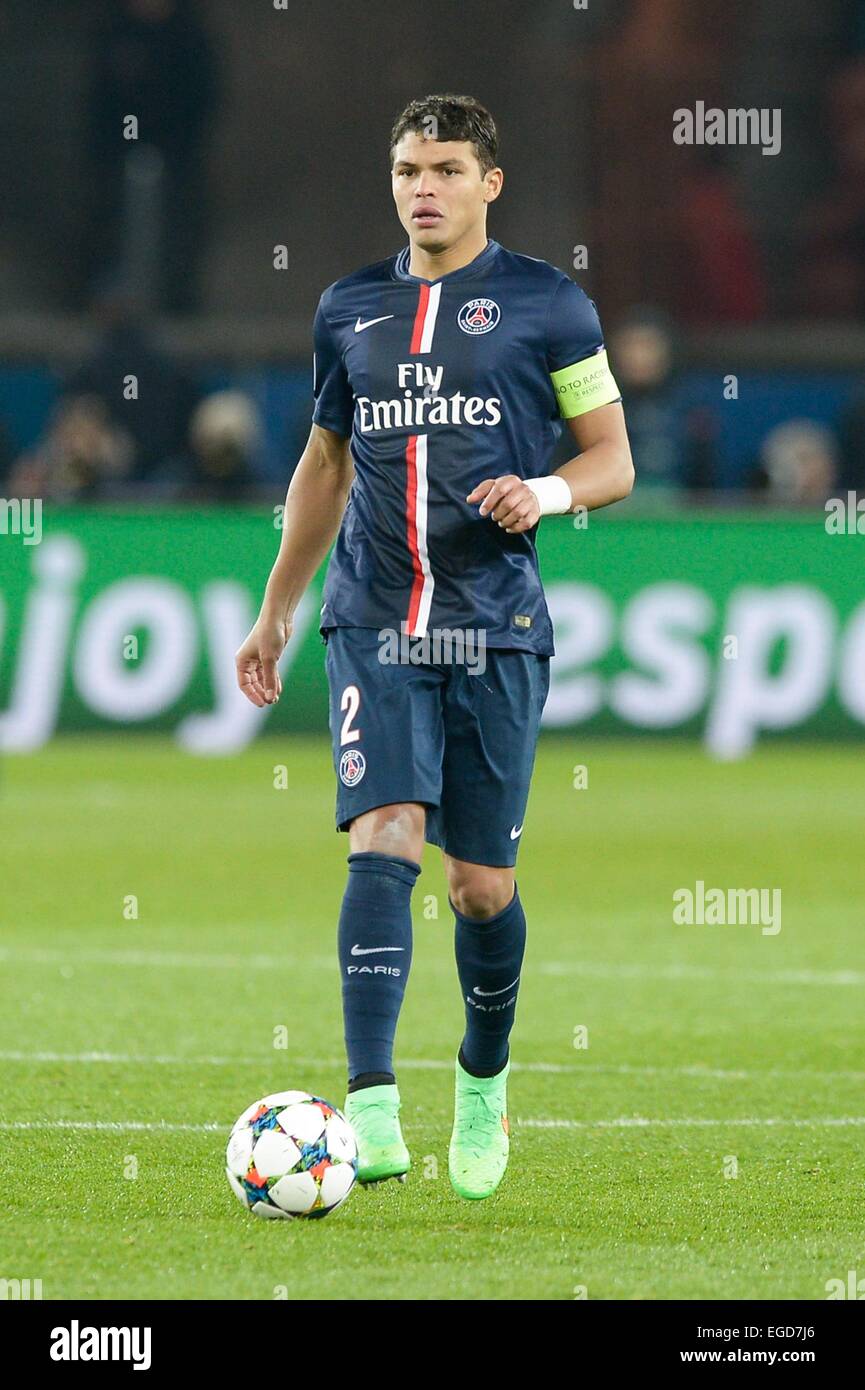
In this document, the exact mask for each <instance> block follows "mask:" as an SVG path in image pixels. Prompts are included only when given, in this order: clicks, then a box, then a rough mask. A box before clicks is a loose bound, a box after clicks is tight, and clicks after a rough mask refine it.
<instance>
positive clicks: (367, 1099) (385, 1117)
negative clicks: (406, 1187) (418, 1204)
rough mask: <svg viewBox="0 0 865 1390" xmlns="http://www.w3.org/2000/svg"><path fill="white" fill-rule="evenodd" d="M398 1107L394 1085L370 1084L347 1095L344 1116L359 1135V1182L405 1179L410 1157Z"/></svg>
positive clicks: (398, 1101)
mask: <svg viewBox="0 0 865 1390" xmlns="http://www.w3.org/2000/svg"><path fill="white" fill-rule="evenodd" d="M399 1107H400V1099H399V1091H398V1090H397V1087H396V1086H395V1085H391V1086H367V1087H365V1088H364V1089H363V1090H362V1091H351V1092H350V1093H349V1094H348V1095H347V1096H346V1100H345V1117H346V1119H347V1120H348V1122H349V1124H350V1125H351V1127H352V1129H353V1130H354V1133H355V1137H356V1139H357V1180H358V1182H363V1183H373V1182H384V1180H385V1178H397V1179H398V1180H399V1181H400V1182H405V1175H406V1173H407V1172H408V1170H409V1168H410V1167H411V1159H410V1158H409V1152H408V1149H407V1148H406V1146H405V1142H404V1140H403V1137H402V1130H401V1129H400V1127H399Z"/></svg>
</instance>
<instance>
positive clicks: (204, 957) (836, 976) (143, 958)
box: [0, 946, 865, 986]
mask: <svg viewBox="0 0 865 1390" xmlns="http://www.w3.org/2000/svg"><path fill="white" fill-rule="evenodd" d="M5 961H9V962H16V961H17V962H19V963H21V964H29V965H65V966H73V967H74V966H76V965H116V966H131V967H143V968H145V969H151V968H153V969H177V970H183V969H188V970H239V971H249V970H265V971H274V970H289V969H299V968H307V967H310V966H312V967H313V968H315V969H316V970H329V971H330V970H333V969H334V965H335V961H336V955H335V954H334V955H332V956H330V955H328V956H319V955H311V956H296V955H272V954H266V953H262V952H256V953H254V954H250V955H240V954H234V953H225V952H222V953H209V952H186V951H141V950H104V949H103V950H86V949H85V950H73V951H59V950H55V949H51V948H48V947H36V946H32V947H17V946H5V947H0V964H2V963H3V962H5ZM432 964H433V968H434V971H435V973H436V974H444V973H445V972H446V971H450V970H452V967H451V966H450V965H445V963H444V962H441V963H439V962H434V963H432ZM429 967H430V962H426V963H425V965H424V969H429ZM531 968H532V969H533V970H534V971H535V973H536V974H539V975H550V976H553V977H564V978H567V977H569V976H581V975H585V976H588V977H589V978H595V979H605V980H625V979H632V980H666V981H669V982H670V983H672V984H675V983H679V982H683V983H688V982H690V981H693V980H718V981H722V982H723V981H731V982H735V983H746V984H778V985H817V986H862V985H865V972H863V971H861V970H745V969H740V968H739V967H737V966H728V967H721V968H715V967H713V966H701V965H684V964H683V965H675V964H673V965H664V966H644V965H627V964H610V963H606V962H603V961H600V962H599V961H556V960H546V961H539V962H538V963H537V964H533V965H532V967H531Z"/></svg>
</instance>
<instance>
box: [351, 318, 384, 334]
mask: <svg viewBox="0 0 865 1390" xmlns="http://www.w3.org/2000/svg"><path fill="white" fill-rule="evenodd" d="M392 318H393V314H382V316H381V318H380V319H367V321H366V323H361V320H360V314H358V316H357V323H356V324H355V326H354V331H355V333H362V332H363V330H364V329H365V328H372V326H373V324H374V323H384V321H385V319H392Z"/></svg>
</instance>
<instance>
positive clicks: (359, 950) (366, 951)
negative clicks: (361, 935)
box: [351, 946, 405, 956]
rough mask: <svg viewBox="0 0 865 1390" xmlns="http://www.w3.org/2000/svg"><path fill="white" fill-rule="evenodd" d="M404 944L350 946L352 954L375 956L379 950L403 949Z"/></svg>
mask: <svg viewBox="0 0 865 1390" xmlns="http://www.w3.org/2000/svg"><path fill="white" fill-rule="evenodd" d="M404 950H405V947H404V946H352V948H351V954H352V955H353V956H375V955H377V954H378V952H379V951H404Z"/></svg>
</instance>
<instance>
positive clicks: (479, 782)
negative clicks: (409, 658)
mask: <svg viewBox="0 0 865 1390" xmlns="http://www.w3.org/2000/svg"><path fill="white" fill-rule="evenodd" d="M324 640H325V641H326V643H327V651H326V653H325V667H326V670H327V678H328V683H329V686H330V730H331V736H332V740H333V763H334V770H335V772H336V776H337V796H336V828H337V830H348V827H349V825H350V824H351V821H352V820H353V819H354V817H355V816H360V815H362V814H363V813H364V812H365V811H371V810H373V809H374V808H375V807H376V806H387V805H391V804H393V803H394V802H403V801H415V802H421V803H422V804H424V805H426V808H427V814H426V838H427V840H428V841H429V843H430V844H433V845H438V846H439V848H440V849H443V850H444V851H445V853H446V854H450V855H453V857H454V858H455V859H464V860H467V861H468V862H469V863H472V864H491V865H498V866H510V865H513V864H515V863H516V859H517V850H518V849H519V845H520V837H521V834H522V826H523V819H524V817H525V813H526V803H527V802H528V797H529V784H530V782H531V776H532V768H533V766H534V760H535V746H536V743H537V736H538V729H539V727H540V721H541V712H542V710H543V708H544V704H545V703H546V699H547V694H548V692H549V687H550V659H549V657H548V656H536V655H535V654H534V653H533V652H521V651H516V650H510V649H507V650H506V649H503V648H489V649H487V650H486V652H485V653H484V661H485V669H483V670H482V671H481V670H478V671H477V673H472V668H471V665H470V664H467V663H465V662H463V663H454V664H438V665H437V664H434V663H433V662H432V661H426V662H422V663H420V664H417V665H413V664H407V663H402V664H400V663H398V662H394V663H392V664H383V663H382V662H381V661H380V660H379V652H380V650H381V643H380V641H379V635H378V631H377V629H375V628H364V627H335V628H328V629H327V630H326V632H325V634H324ZM413 640H415V639H413ZM439 654H441V653H439Z"/></svg>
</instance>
